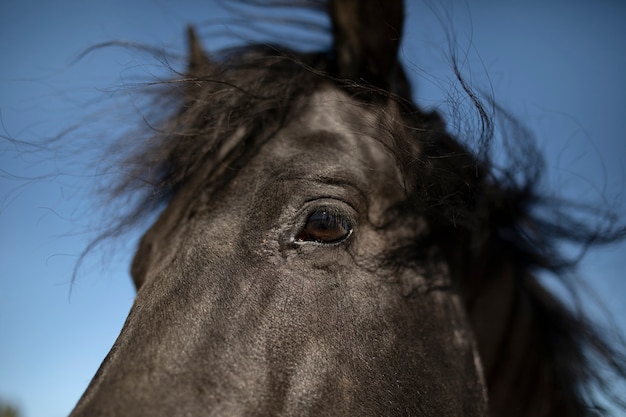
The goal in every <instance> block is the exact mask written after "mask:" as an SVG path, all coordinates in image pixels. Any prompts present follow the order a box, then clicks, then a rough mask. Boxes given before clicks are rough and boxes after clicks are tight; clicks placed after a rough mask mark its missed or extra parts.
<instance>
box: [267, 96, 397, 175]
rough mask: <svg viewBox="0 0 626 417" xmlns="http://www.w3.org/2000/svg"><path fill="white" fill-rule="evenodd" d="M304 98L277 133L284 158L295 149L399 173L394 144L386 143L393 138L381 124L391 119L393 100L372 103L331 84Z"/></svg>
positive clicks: (393, 112)
mask: <svg viewBox="0 0 626 417" xmlns="http://www.w3.org/2000/svg"><path fill="white" fill-rule="evenodd" d="M303 100H305V102H304V103H302V104H301V105H302V107H303V108H304V110H303V111H302V112H300V114H298V116H297V117H296V118H295V119H294V120H292V122H291V123H289V125H288V126H287V127H286V128H285V129H284V130H283V131H282V132H281V133H280V135H279V137H280V140H279V142H280V145H279V146H280V147H282V148H283V150H284V152H285V156H286V157H287V158H290V157H292V156H293V155H294V154H298V153H300V154H302V153H306V154H309V155H314V154H322V155H320V156H321V157H320V158H319V159H324V161H325V162H326V163H345V164H349V165H350V166H351V167H355V168H356V167H357V166H361V167H362V168H366V169H367V170H370V169H371V168H376V170H377V171H385V172H387V173H388V174H390V175H393V176H397V175H398V173H397V172H396V171H397V170H396V166H395V163H394V160H393V155H392V154H391V151H390V149H393V147H392V146H389V145H390V143H392V142H393V140H392V138H391V129H388V128H387V129H385V128H383V126H389V125H390V123H392V122H393V120H392V117H393V115H394V114H395V112H396V109H395V106H393V104H389V105H388V106H386V107H384V108H383V107H376V106H372V105H369V104H366V103H362V102H359V101H357V100H354V99H352V98H351V97H350V96H349V95H348V94H347V93H345V92H344V91H342V90H339V89H337V88H336V87H332V86H324V87H323V88H320V89H319V90H318V91H316V92H315V93H313V94H312V95H311V96H309V97H306V98H304V99H303ZM390 116H391V117H390ZM279 153H280V152H279ZM325 157H326V158H325Z"/></svg>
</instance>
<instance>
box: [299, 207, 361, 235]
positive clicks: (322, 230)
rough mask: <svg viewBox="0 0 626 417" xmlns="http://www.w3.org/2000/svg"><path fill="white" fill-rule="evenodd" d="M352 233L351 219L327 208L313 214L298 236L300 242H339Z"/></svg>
mask: <svg viewBox="0 0 626 417" xmlns="http://www.w3.org/2000/svg"><path fill="white" fill-rule="evenodd" d="M351 233H352V225H351V224H350V221H349V220H348V219H346V218H345V217H343V216H340V215H339V214H336V213H331V212H328V211H326V210H320V211H316V212H315V213H313V214H311V215H310V216H309V218H308V219H307V221H306V224H305V225H304V228H303V229H302V231H300V233H299V234H298V236H297V237H296V241H298V242H317V243H338V242H341V241H342V240H345V239H346V238H347V237H348V236H350V234H351Z"/></svg>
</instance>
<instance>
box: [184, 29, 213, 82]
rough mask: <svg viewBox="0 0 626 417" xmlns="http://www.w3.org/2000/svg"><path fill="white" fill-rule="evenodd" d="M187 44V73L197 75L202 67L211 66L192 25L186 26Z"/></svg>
mask: <svg viewBox="0 0 626 417" xmlns="http://www.w3.org/2000/svg"><path fill="white" fill-rule="evenodd" d="M187 44H188V46H187V47H188V49H189V61H188V62H187V74H189V75H197V74H199V73H201V72H202V70H203V69H206V68H207V67H209V66H211V61H210V60H209V57H208V56H207V54H206V52H204V48H203V47H202V43H201V42H200V40H199V39H198V35H196V30H195V29H194V28H193V26H188V27H187Z"/></svg>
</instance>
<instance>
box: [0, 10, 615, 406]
mask: <svg viewBox="0 0 626 417" xmlns="http://www.w3.org/2000/svg"><path fill="white" fill-rule="evenodd" d="M408 3H409V6H410V8H409V14H408V16H407V22H406V24H407V34H406V39H407V42H405V44H404V47H403V50H402V53H403V59H404V60H405V61H406V62H407V63H408V67H409V70H410V71H411V77H412V78H413V79H414V82H415V84H416V87H417V88H416V99H417V100H418V101H419V102H420V103H421V104H422V105H424V106H428V107H437V108H441V109H442V110H444V111H445V110H446V108H447V107H446V104H445V103H446V100H447V98H448V93H449V92H450V91H451V85H452V84H451V83H452V81H451V80H452V74H451V72H450V67H449V64H448V63H447V61H446V56H445V54H446V52H447V51H448V47H447V45H448V44H447V41H446V37H445V33H444V32H443V31H442V27H447V28H448V29H451V30H452V32H454V33H455V34H456V40H457V45H458V49H457V51H460V52H461V56H464V57H465V54H467V60H466V61H464V62H465V64H464V65H463V68H462V69H463V71H464V73H465V74H466V76H467V77H468V79H469V80H470V81H471V82H472V83H473V84H474V85H475V86H477V87H479V88H482V89H484V90H487V91H489V90H491V91H492V92H493V94H494V96H495V98H496V100H497V101H498V102H499V103H500V104H502V105H503V106H504V107H505V108H508V109H510V110H511V111H512V112H513V113H514V114H515V115H517V116H518V117H520V118H521V119H522V120H523V121H524V122H525V123H526V124H527V125H528V126H529V127H530V128H531V129H532V130H533V131H534V132H535V133H536V135H537V138H538V141H539V144H540V146H541V148H542V149H543V150H544V151H545V152H546V157H547V165H548V167H549V170H548V172H547V173H546V174H547V176H548V179H549V182H550V184H551V185H552V186H553V187H554V188H556V189H558V190H560V191H562V192H564V193H566V195H567V196H569V197H571V198H574V199H576V200H577V201H586V200H590V199H596V200H599V201H602V200H601V198H602V197H603V196H605V197H606V203H607V204H617V206H616V207H618V208H621V209H619V211H620V212H622V213H623V214H626V210H624V207H626V204H625V203H626V202H625V201H624V197H623V194H624V190H625V189H626V180H625V179H626V162H625V161H626V138H625V137H624V135H625V132H626V81H625V79H624V75H625V74H626V53H625V52H624V43H625V42H626V25H625V24H624V22H626V2H623V1H617V0H615V1H608V0H599V1H595V2H591V1H578V0H576V1H564V0H561V1H549V2H548V1H539V0H532V1H526V2H523V4H522V3H520V2H513V1H500V2H495V1H486V0H474V1H471V2H468V3H471V5H470V6H468V5H467V4H465V2H462V1H449V2H447V3H446V4H447V6H443V7H442V6H436V7H434V8H433V7H432V6H429V5H428V4H424V3H422V2H410V1H408ZM433 9H434V10H435V11H433ZM223 16H224V15H223V14H222V13H221V12H218V11H216V9H215V7H214V5H213V2H211V1H177V2H173V1H171V2H169V1H165V0H133V1H122V0H107V1H99V0H94V1H78V0H75V1H71V0H59V1H54V2H49V1H43V0H40V1H37V0H4V1H3V2H2V3H0V52H1V54H0V56H1V57H2V64H1V65H0V112H1V113H0V122H1V124H0V134H2V135H5V136H10V137H12V138H15V139H19V140H25V141H31V142H32V141H35V142H36V141H38V140H41V139H42V138H49V137H51V136H55V135H57V134H58V133H60V132H61V131H64V130H65V129H68V128H70V127H72V126H74V125H75V124H77V123H79V124H80V125H81V127H80V128H79V129H78V130H77V131H76V132H78V133H79V134H80V135H81V137H82V138H83V139H84V138H88V139H90V140H93V141H98V143H101V141H104V140H106V138H107V137H115V136H116V135H117V134H119V128H120V125H122V124H123V123H126V121H130V122H129V123H131V122H140V121H141V120H140V111H138V110H137V109H135V108H133V106H132V105H125V106H121V105H118V104H116V103H118V102H120V101H121V102H124V100H125V98H126V96H127V90H126V89H125V88H123V87H121V86H123V85H125V84H126V85H128V84H129V83H133V82H135V81H136V77H137V76H139V77H141V76H143V77H144V79H145V78H149V76H150V74H163V73H164V72H163V63H155V61H154V59H152V58H150V57H149V56H148V55H145V54H141V53H138V52H133V51H129V50H125V49H123V48H115V47H114V48H109V49H106V50H101V51H97V52H95V53H93V54H90V55H88V56H87V57H85V58H84V59H82V60H80V61H79V62H77V63H72V60H73V59H74V58H76V57H77V56H78V55H79V53H80V52H81V51H83V50H84V49H85V48H87V47H89V46H92V45H94V44H98V43H100V42H105V41H109V40H114V39H121V40H125V41H132V42H140V43H147V44H151V45H155V46H157V47H159V48H163V49H167V50H172V51H177V50H178V51H181V52H182V51H183V50H184V42H183V41H184V27H185V25H186V24H188V23H195V24H198V25H199V26H200V27H202V28H204V29H203V30H202V31H201V33H203V34H205V35H207V37H208V38H207V39H206V45H207V47H208V48H209V49H215V48H216V47H217V46H219V45H217V44H216V43H215V42H213V41H212V39H213V40H214V38H211V36H210V35H211V34H212V33H213V34H214V33H215V31H211V30H209V29H207V28H208V26H207V25H206V23H211V24H213V26H212V27H213V28H215V27H219V28H222V27H224V26H222V25H218V26H215V24H216V23H217V22H226V20H224V18H223ZM437 17H438V18H437ZM224 33H226V34H227V35H228V34H230V35H231V37H236V36H235V35H234V33H235V32H228V31H226V32H224ZM224 33H222V34H224ZM246 36H249V35H246ZM219 39H220V40H223V39H224V38H223V37H220V38H219ZM172 64H173V65H174V66H175V65H177V64H178V63H176V62H173V63H172ZM131 98H132V96H131ZM127 104H128V103H127ZM135 104H136V103H135ZM102 109H106V110H105V112H106V113H107V114H98V112H103V110H102ZM103 120H104V122H103ZM113 121H115V122H113ZM71 136H72V133H70V134H69V135H68V137H71ZM83 143H85V142H83ZM86 143H89V142H86ZM93 143H94V144H95V143H96V142H93ZM23 149H24V148H23V147H22V148H18V147H16V146H13V145H11V144H9V143H8V142H5V143H3V144H2V145H1V146H0V151H2V154H0V400H4V401H9V402H11V403H13V404H15V405H16V406H18V407H19V408H20V409H21V410H22V412H23V416H24V417H44V416H49V417H61V416H63V415H67V414H68V413H69V411H70V410H71V408H72V407H73V405H74V404H75V403H76V401H77V400H78V398H79V396H80V395H81V393H82V392H83V390H84V389H85V388H86V386H87V384H88V382H89V380H90V379H91V377H92V376H93V374H94V373H95V371H96V369H97V367H98V365H99V364H100V362H101V361H102V359H103V358H104V356H105V355H106V353H107V352H108V350H109V348H110V346H111V345H112V343H113V341H114V340H115V337H116V336H117V334H118V332H119V330H120V328H121V326H122V324H123V321H124V319H125V317H126V314H127V313H128V310H129V308H130V305H131V303H132V300H133V296H134V290H133V287H132V285H131V281H130V278H129V276H128V273H127V270H128V264H129V262H130V258H131V256H132V251H133V247H134V245H135V242H136V238H137V236H138V233H136V234H135V235H133V236H130V237H129V238H128V239H125V241H124V242H117V243H115V244H112V245H109V246H107V247H105V249H104V250H98V251H95V252H94V253H93V254H92V256H90V257H89V258H88V259H87V261H86V262H85V265H84V267H83V268H81V270H80V271H79V274H78V280H77V282H76V283H75V284H74V285H73V286H71V285H70V281H71V274H72V270H73V267H74V265H75V264H76V262H77V260H78V255H79V254H80V253H81V250H82V249H83V248H84V247H85V246H86V245H87V244H88V242H89V239H90V238H92V237H93V233H91V234H90V233H89V230H90V225H92V224H93V223H94V222H95V221H97V220H98V218H97V217H96V216H91V213H94V212H96V211H97V209H100V208H101V207H94V206H93V204H94V203H93V200H89V199H86V198H85V196H86V195H87V196H88V191H89V190H90V189H92V188H93V184H94V180H98V179H99V178H95V179H94V177H93V175H92V174H93V171H88V170H87V169H86V167H85V166H84V165H83V164H82V162H81V161H82V160H83V159H84V158H81V155H84V154H81V153H80V152H78V151H76V150H75V149H73V148H72V149H70V148H65V149H60V150H59V151H58V152H57V153H56V154H55V157H53V158H48V159H46V160H42V158H41V157H40V156H38V155H39V154H37V153H22V152H20V150H23ZM83 151H85V150H83ZM88 151H89V149H87V152H88ZM7 172H8V173H9V174H10V175H6V174H3V173H7ZM44 173H45V174H50V173H57V174H58V175H54V176H50V175H48V176H46V177H45V178H43V179H40V180H36V181H29V180H27V178H33V177H37V176H38V175H41V174H44ZM15 176H17V177H19V178H14V177H15ZM616 197H617V198H618V199H617V200H616V199H615V198H616ZM619 198H621V200H619ZM86 231H87V232H86ZM581 270H582V276H583V277H585V278H586V279H587V282H588V283H589V285H590V286H591V287H592V288H593V289H594V290H595V291H596V292H597V293H598V294H599V299H600V305H602V306H605V307H606V308H607V309H608V310H610V311H611V312H612V313H613V315H614V317H615V319H616V321H617V323H618V325H619V326H621V328H622V329H624V327H625V324H624V323H625V321H626V308H625V307H624V299H625V295H626V279H625V277H624V271H626V245H623V244H622V245H619V246H616V247H611V248H607V249H605V250H601V251H596V252H592V253H590V254H589V255H588V257H587V258H586V259H585V261H584V262H583V264H582V268H581ZM70 289H71V294H70Z"/></svg>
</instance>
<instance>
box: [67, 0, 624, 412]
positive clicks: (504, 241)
mask: <svg viewBox="0 0 626 417" xmlns="http://www.w3.org/2000/svg"><path fill="white" fill-rule="evenodd" d="M328 13H329V16H330V19H331V22H332V30H333V40H334V43H333V47H332V50H330V51H321V52H316V53H297V52H295V51H292V50H288V49H286V48H281V47H279V46H276V45H272V46H267V45H265V46H263V45H252V46H248V47H245V48H242V49H237V50H235V51H232V50H231V51H227V52H225V53H223V54H221V55H220V57H216V58H210V57H207V56H206V55H205V53H204V52H203V51H202V48H201V46H200V45H199V43H198V41H197V39H196V37H195V35H194V33H193V31H190V36H189V37H190V40H189V43H190V60H189V65H188V69H187V72H186V74H183V76H181V77H178V78H176V79H174V80H172V81H171V82H169V83H167V86H168V87H169V89H170V90H169V91H170V95H169V97H170V99H171V100H174V99H176V100H179V101H180V106H179V108H178V111H177V112H176V113H175V114H174V115H173V116H172V117H170V118H169V119H168V121H167V123H166V124H165V125H164V126H162V127H156V128H155V131H156V134H155V135H154V137H153V138H152V139H151V140H150V141H149V142H148V143H147V144H146V145H145V147H141V148H140V149H139V150H137V152H136V153H135V154H134V156H133V157H132V158H131V159H130V160H129V161H128V163H129V164H131V166H132V167H134V168H133V169H134V170H132V171H131V172H130V173H129V174H128V175H127V176H125V179H124V182H123V183H122V184H121V185H120V187H119V188H118V189H117V192H118V193H124V192H128V191H136V190H137V188H138V187H145V185H146V184H148V187H147V191H146V192H145V198H143V199H140V201H139V203H138V204H137V206H136V207H135V208H134V209H132V210H131V211H130V212H129V214H128V217H127V219H126V220H125V221H124V222H123V223H122V224H121V225H120V227H125V226H126V225H128V224H132V223H133V222H135V221H136V220H137V219H139V218H140V217H141V216H143V215H145V213H148V212H151V211H153V210H155V209H158V208H160V207H163V206H165V208H164V209H163V210H162V213H161V214H160V217H159V218H158V220H157V221H156V222H155V223H154V225H153V226H152V227H151V228H150V229H149V230H148V232H147V233H146V234H145V235H144V237H143V239H142V240H141V243H140V245H139V248H138V250H137V254H136V256H135V260H134V262H133V265H132V275H133V279H134V282H135V285H136V287H137V290H138V291H137V298H136V300H135V303H134V306H133V308H132V310H131V312H130V315H129V317H128V319H127V321H126V323H125V325H124V328H123V330H122V332H121V334H120V336H119V338H118V339H117V341H116V342H115V345H114V346H113V348H112V349H111V352H110V353H109V355H108V356H107V357H106V359H105V360H104V363H103V364H102V366H101V367H100V369H99V370H98V372H97V374H96V375H95V377H94V379H93V381H92V382H91V384H90V386H89V388H88V389H87V391H86V393H85V394H84V395H83V397H82V399H81V400H80V402H79V403H78V405H77V407H76V409H75V410H74V412H73V413H72V416H76V417H78V416H139V415H145V416H183V415H185V416H203V415H211V416H235V415H238V416H239V415H241V416H243V415H246V416H274V415H283V416H340V415H341V416H346V415H349V416H362V415H367V416H370V415H371V416H393V415H398V416H399V415H412V416H486V415H492V416H581V415H587V414H588V413H591V411H592V407H593V402H592V400H591V399H590V398H589V396H588V394H587V392H588V390H587V388H588V386H589V384H590V383H593V382H595V383H596V386H597V385H598V384H599V385H600V386H602V381H603V380H602V376H601V375H600V374H599V372H598V371H596V368H595V365H596V364H598V363H604V364H608V365H609V367H610V368H611V369H612V371H613V372H614V374H616V375H618V376H619V377H620V378H623V377H624V374H625V372H624V370H625V369H624V368H625V367H624V362H623V359H622V357H621V356H620V355H618V353H617V352H615V351H614V350H613V349H612V348H611V347H610V346H609V345H608V344H607V343H606V342H604V340H603V338H602V337H601V335H599V334H598V333H597V332H596V331H595V330H594V329H593V328H592V326H591V325H590V324H589V323H588V322H587V321H586V319H585V318H584V317H581V316H579V315H577V314H575V313H573V312H571V311H570V310H568V309H567V308H566V307H565V306H564V305H563V304H562V303H561V302H560V301H558V300H557V299H556V298H555V297H554V296H553V295H551V294H550V293H549V292H548V291H547V290H546V289H545V288H544V287H543V286H542V285H541V284H540V282H539V281H538V280H537V279H536V274H537V273H538V272H539V271H542V270H548V271H552V272H556V273H561V272H564V271H566V270H567V267H568V266H569V265H568V264H567V262H565V261H564V259H563V258H562V257H560V256H559V254H558V251H556V250H555V243H556V241H557V240H558V239H559V238H567V239H570V240H574V241H577V242H581V243H595V242H600V243H601V242H606V241H611V240H616V239H619V238H620V237H621V236H623V235H624V230H623V229H620V230H615V231H612V232H611V231H603V232H602V233H599V232H596V231H595V230H592V229H591V228H589V227H586V226H585V225H584V224H581V223H579V222H576V221H575V220H574V219H570V220H567V218H565V217H563V216H561V217H560V222H559V223H553V222H552V221H551V220H550V219H546V218H542V217H539V215H537V214H536V213H537V212H536V211H535V210H534V209H533V208H534V207H535V205H536V204H541V202H542V200H541V197H540V196H539V195H538V193H537V192H536V190H535V188H534V185H535V183H536V180H537V174H538V170H539V168H538V167H537V165H536V164H535V163H534V161H532V160H528V161H526V163H525V165H524V167H525V168H524V170H522V171H520V167H519V166H514V167H511V169H510V171H509V172H500V171H496V170H495V169H493V167H492V164H491V162H490V161H489V159H488V156H487V155H488V154H489V153H488V152H484V151H485V150H486V149H487V147H488V146H489V139H490V129H489V123H490V119H489V118H488V116H487V114H486V113H485V112H482V114H483V117H484V118H483V122H484V130H483V131H482V140H479V141H478V142H479V143H478V144H477V145H476V147H475V148H473V149H472V148H470V147H469V146H467V145H464V144H461V142H459V141H458V140H456V139H455V138H453V137H451V136H450V135H449V133H447V130H446V126H445V124H444V122H443V121H442V119H441V118H440V116H439V115H438V114H437V113H434V112H425V111H423V110H421V109H420V108H419V107H418V106H417V105H416V104H415V103H414V102H413V101H412V99H411V87H410V85H409V82H408V80H407V77H406V76H405V74H404V71H403V68H402V66H401V65H400V62H399V60H398V45H399V42H400V39H401V35H402V24H403V7H402V4H401V2H400V1H395V2H392V1H384V2H383V1H376V0H371V1H359V0H336V1H331V2H330V4H329V5H328ZM467 92H468V94H469V95H470V97H471V98H472V99H473V100H475V102H476V106H477V107H478V108H479V109H482V107H481V104H480V102H479V101H478V99H477V98H476V97H475V96H474V95H473V94H472V93H471V91H469V89H468V91H467ZM519 146H520V149H523V148H525V149H532V145H531V144H528V143H526V144H520V145H519ZM527 155H528V157H529V158H530V155H532V152H531V153H528V154H527Z"/></svg>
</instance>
